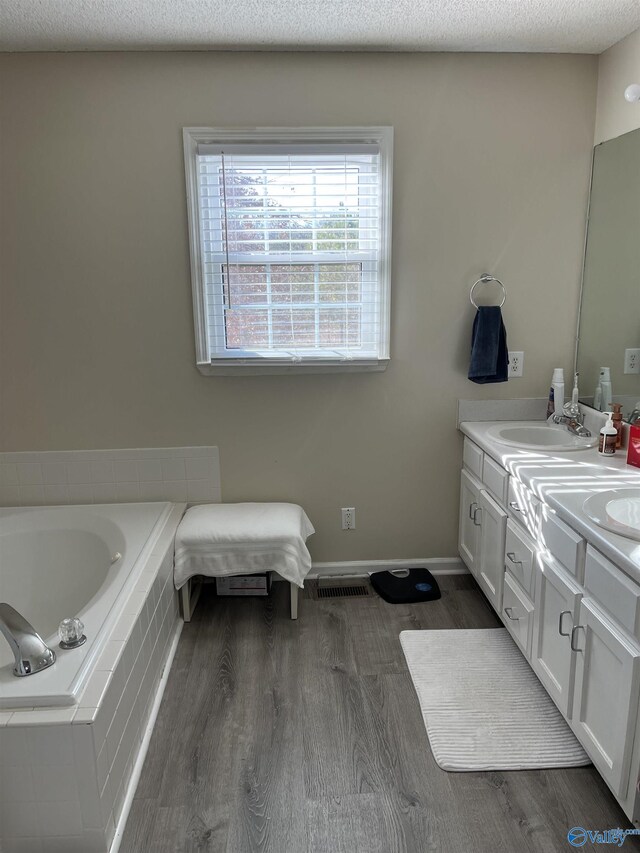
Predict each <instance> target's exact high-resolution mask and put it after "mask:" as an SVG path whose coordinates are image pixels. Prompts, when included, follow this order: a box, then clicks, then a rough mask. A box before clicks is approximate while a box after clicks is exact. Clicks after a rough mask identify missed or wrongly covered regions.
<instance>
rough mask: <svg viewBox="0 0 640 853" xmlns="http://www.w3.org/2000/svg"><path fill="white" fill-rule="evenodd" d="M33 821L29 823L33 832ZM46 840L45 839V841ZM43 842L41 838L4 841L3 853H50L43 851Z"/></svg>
mask: <svg viewBox="0 0 640 853" xmlns="http://www.w3.org/2000/svg"><path fill="white" fill-rule="evenodd" d="M33 829H34V827H33V821H31V831H32V832H33ZM45 840H46V839H45ZM45 840H43V839H42V838H39V837H38V838H11V839H10V840H6V844H7V846H6V848H0V849H4V850H5V853H50V851H49V850H45V849H44V846H43V845H44V844H45Z"/></svg>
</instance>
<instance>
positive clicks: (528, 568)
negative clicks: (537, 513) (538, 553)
mask: <svg viewBox="0 0 640 853" xmlns="http://www.w3.org/2000/svg"><path fill="white" fill-rule="evenodd" d="M535 550H536V549H535V545H534V543H533V541H532V540H531V539H529V537H528V536H527V534H526V533H525V532H524V530H522V529H521V528H520V527H518V526H517V525H516V524H514V522H513V521H511V519H508V521H507V538H506V542H505V549H504V565H505V568H506V570H507V572H508V573H509V574H510V575H512V576H513V577H514V578H515V579H516V580H517V581H518V583H519V584H520V586H521V587H522V589H523V590H524V591H525V592H526V593H527V595H528V596H530V597H531V598H533V585H534V579H535V574H534V558H535Z"/></svg>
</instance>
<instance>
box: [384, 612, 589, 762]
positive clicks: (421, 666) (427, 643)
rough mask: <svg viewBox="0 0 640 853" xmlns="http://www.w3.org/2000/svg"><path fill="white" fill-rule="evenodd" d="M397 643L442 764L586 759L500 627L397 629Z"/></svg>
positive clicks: (538, 683)
mask: <svg viewBox="0 0 640 853" xmlns="http://www.w3.org/2000/svg"><path fill="white" fill-rule="evenodd" d="M400 642H401V643H402V648H403V650H404V654H405V657H406V659H407V663H408V665H409V672H410V673H411V678H412V680H413V685H414V687H415V689H416V693H417V694H418V700H419V702H420V709H421V710H422V716H423V718H424V722H425V725H426V727H427V734H428V736H429V742H430V744H431V749H432V751H433V757H434V758H435V760H436V762H437V764H438V766H439V767H442V769H443V770H456V771H469V770H535V769H541V768H544V767H578V766H583V765H585V764H590V761H589V757H588V756H587V754H586V753H585V752H584V750H583V749H582V747H581V746H580V744H579V743H578V741H577V740H576V738H575V736H574V735H573V733H572V731H571V729H570V728H569V726H568V725H567V724H566V722H565V721H564V719H563V717H562V715H561V714H560V712H559V711H558V709H557V708H556V706H555V705H554V704H553V702H552V701H551V699H550V698H549V696H548V695H547V693H546V692H545V690H544V688H543V687H542V685H541V684H540V682H539V681H538V679H537V678H536V676H535V674H534V673H533V671H532V670H531V668H530V666H529V664H528V663H527V662H526V660H525V659H524V657H523V656H522V654H521V653H520V651H519V650H518V647H517V646H516V644H515V643H514V642H513V640H512V639H511V637H510V636H509V633H508V632H507V630H506V629H505V628H491V629H484V630H474V631H462V630H450V631H403V632H402V633H401V634H400Z"/></svg>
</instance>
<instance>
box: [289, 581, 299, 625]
mask: <svg viewBox="0 0 640 853" xmlns="http://www.w3.org/2000/svg"><path fill="white" fill-rule="evenodd" d="M289 589H290V592H291V618H292V619H297V618H298V587H297V586H296V585H295V584H294V583H290V584H289Z"/></svg>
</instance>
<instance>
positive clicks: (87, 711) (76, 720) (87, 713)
mask: <svg viewBox="0 0 640 853" xmlns="http://www.w3.org/2000/svg"><path fill="white" fill-rule="evenodd" d="M97 716H98V709H97V708H76V712H75V714H74V717H73V721H72V722H73V725H74V726H82V725H88V724H89V723H93V722H94V721H95V720H96V718H97Z"/></svg>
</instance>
